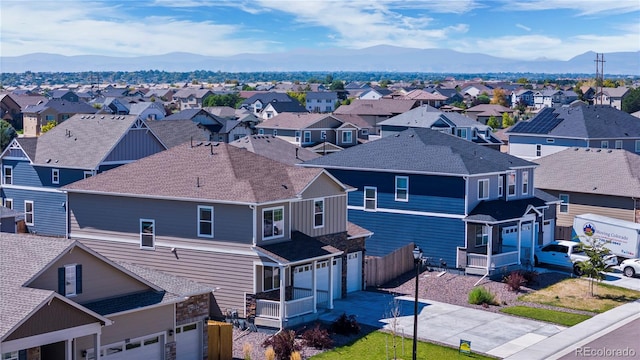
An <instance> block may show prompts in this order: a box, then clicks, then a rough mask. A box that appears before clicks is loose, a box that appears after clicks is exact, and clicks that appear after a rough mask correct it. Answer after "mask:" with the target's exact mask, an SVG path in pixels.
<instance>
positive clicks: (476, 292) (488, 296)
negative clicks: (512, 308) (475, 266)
mask: <svg viewBox="0 0 640 360" xmlns="http://www.w3.org/2000/svg"><path fill="white" fill-rule="evenodd" d="M469 304H475V305H480V304H482V305H495V304H496V300H495V296H494V295H493V294H492V293H491V292H490V291H489V290H487V289H486V288H485V287H483V286H478V287H475V288H473V290H471V292H470V293H469Z"/></svg>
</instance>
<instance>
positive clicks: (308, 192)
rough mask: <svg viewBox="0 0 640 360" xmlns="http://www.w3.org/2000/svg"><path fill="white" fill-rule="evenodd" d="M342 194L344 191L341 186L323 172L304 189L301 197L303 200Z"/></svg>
mask: <svg viewBox="0 0 640 360" xmlns="http://www.w3.org/2000/svg"><path fill="white" fill-rule="evenodd" d="M344 194H345V190H344V188H343V187H342V185H341V184H340V183H338V182H337V181H336V180H334V179H333V178H332V177H331V176H329V175H328V174H327V173H325V172H323V173H322V174H320V175H319V176H318V177H317V178H316V179H315V180H314V181H313V182H312V183H311V184H309V186H307V187H306V188H305V189H304V191H303V192H302V194H301V195H302V198H303V199H312V198H317V197H328V196H335V195H344Z"/></svg>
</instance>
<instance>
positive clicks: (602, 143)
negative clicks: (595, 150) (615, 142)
mask: <svg viewBox="0 0 640 360" xmlns="http://www.w3.org/2000/svg"><path fill="white" fill-rule="evenodd" d="M608 148H609V140H601V141H600V149H608Z"/></svg>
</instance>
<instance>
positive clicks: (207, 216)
mask: <svg viewBox="0 0 640 360" xmlns="http://www.w3.org/2000/svg"><path fill="white" fill-rule="evenodd" d="M65 190H66V191H67V192H68V198H69V200H68V204H69V236H70V238H71V239H77V240H79V241H81V242H83V243H85V244H87V245H88V246H91V247H92V248H94V249H96V250H97V251H99V252H101V253H103V254H104V255H106V256H108V257H111V258H113V259H116V260H118V261H125V262H131V263H134V264H142V265H144V266H147V267H150V268H153V269H156V270H160V271H163V272H168V273H171V274H176V275H180V276H183V277H187V278H189V279H192V280H194V281H197V282H200V283H202V284H205V285H208V286H212V287H215V289H216V290H215V293H214V299H213V302H212V306H211V314H210V315H211V316H212V317H213V318H221V317H223V316H224V314H226V313H227V312H236V313H238V314H239V316H240V317H245V318H248V319H251V320H255V324H256V325H264V326H271V327H276V328H282V327H285V326H294V325H295V324H298V323H300V322H306V321H311V320H312V319H315V318H317V315H318V309H322V308H332V306H333V305H332V304H333V299H335V298H339V297H343V296H346V294H347V293H348V292H352V291H358V290H361V289H362V286H363V261H362V260H363V256H364V241H365V238H366V237H367V236H368V234H369V233H368V232H366V231H362V228H356V230H354V228H353V227H349V226H348V224H347V216H346V214H347V191H349V188H348V187H347V186H345V185H343V184H342V183H340V182H339V181H337V180H336V179H335V178H333V177H332V176H331V175H329V174H328V173H327V172H326V171H323V170H321V169H305V168H300V167H298V166H292V165H287V164H284V163H282V162H278V161H274V160H271V159H269V158H266V157H263V156H260V155H257V154H254V153H252V152H250V151H247V150H246V149H243V148H238V147H236V146H232V145H229V144H226V143H204V144H202V143H201V144H194V145H193V146H191V145H190V144H183V145H181V146H176V147H173V148H171V149H169V150H167V151H164V152H161V153H158V154H155V155H153V156H150V157H147V158H144V159H141V160H139V161H136V162H133V163H131V164H127V165H125V166H121V167H119V168H117V169H113V170H110V171H108V172H105V173H103V174H100V175H98V176H94V177H92V178H89V179H85V180H83V181H79V182H76V183H73V184H70V185H68V186H67V187H65ZM96 203H99V204H100V207H99V208H98V207H96V206H95V204H96ZM105 213H107V214H110V216H108V217H105V216H104V214H105ZM357 229H360V230H357ZM314 279H315V280H314Z"/></svg>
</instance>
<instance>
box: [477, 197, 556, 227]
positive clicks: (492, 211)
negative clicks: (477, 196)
mask: <svg viewBox="0 0 640 360" xmlns="http://www.w3.org/2000/svg"><path fill="white" fill-rule="evenodd" d="M529 206H533V207H535V208H541V207H545V206H547V204H546V202H545V201H544V200H543V199H540V198H537V197H533V198H527V199H519V200H511V201H505V200H502V199H500V200H491V201H481V202H480V203H479V204H478V205H477V206H476V207H475V208H474V209H473V210H471V212H469V216H467V217H466V218H465V220H466V221H478V222H487V223H495V222H500V221H505V220H511V219H516V218H520V217H522V216H524V215H525V213H526V211H527V209H528V208H529Z"/></svg>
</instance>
